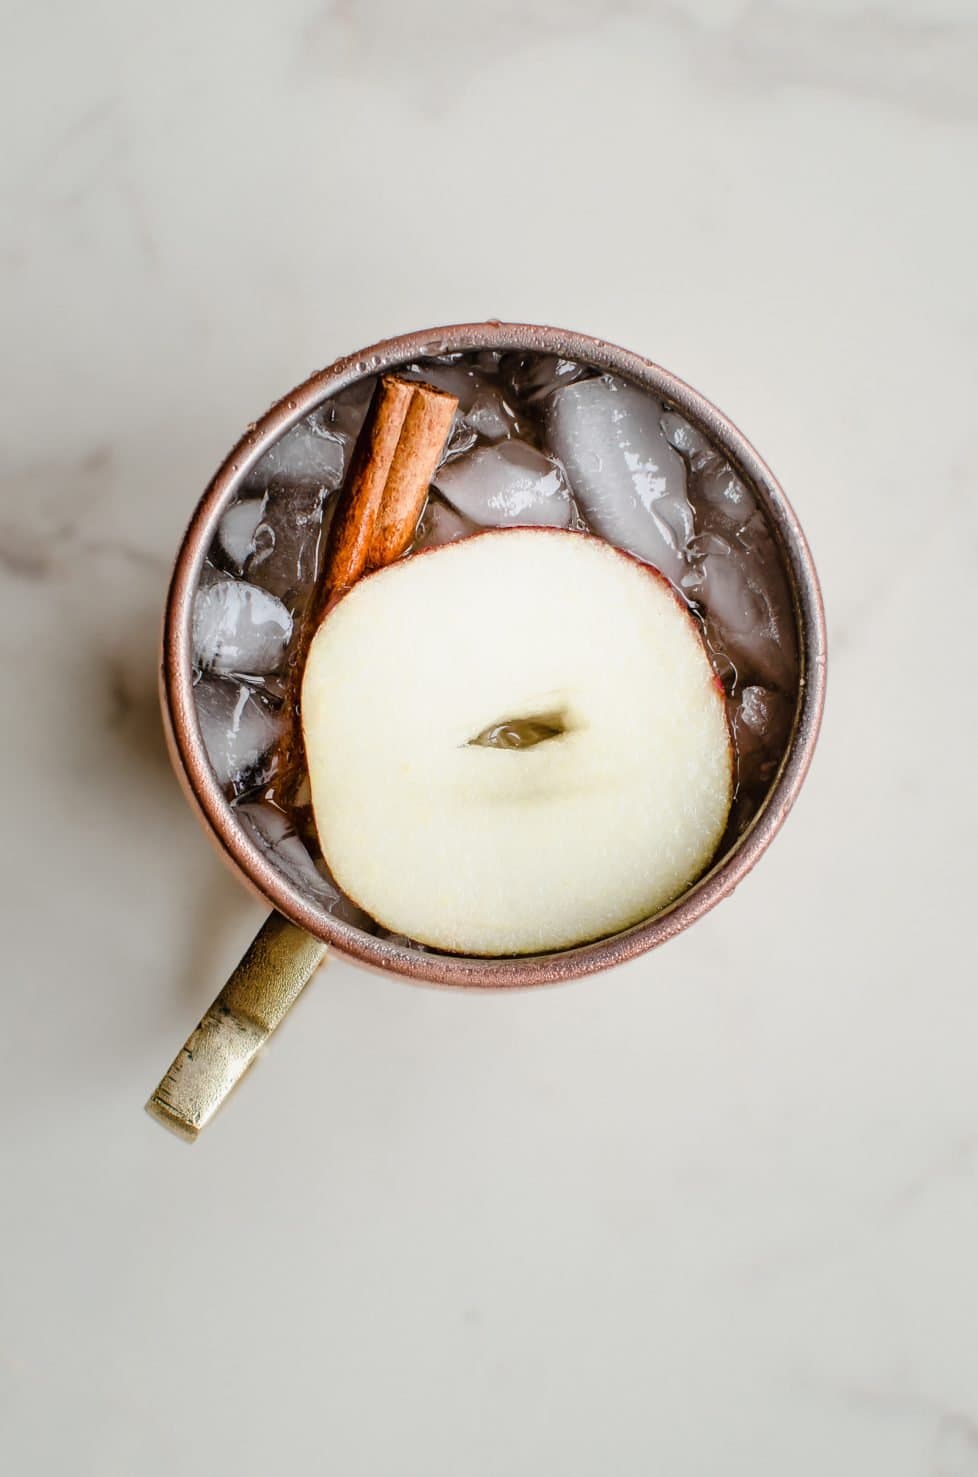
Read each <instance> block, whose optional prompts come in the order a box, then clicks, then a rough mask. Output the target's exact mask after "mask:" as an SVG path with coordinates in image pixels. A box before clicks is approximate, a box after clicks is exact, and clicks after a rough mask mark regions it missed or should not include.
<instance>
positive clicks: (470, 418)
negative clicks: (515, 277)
mask: <svg viewBox="0 0 978 1477" xmlns="http://www.w3.org/2000/svg"><path fill="white" fill-rule="evenodd" d="M462 420H463V424H464V425H465V426H467V427H468V429H469V430H471V431H475V432H476V434H477V435H479V436H481V437H482V439H483V441H502V440H503V438H504V437H506V436H510V435H512V434H513V432H514V430H515V417H514V415H513V412H512V411H511V410H510V408H509V406H508V405H507V404H506V401H505V400H504V399H503V396H502V392H501V391H500V390H498V389H497V388H496V387H495V386H494V385H486V386H484V387H483V388H482V389H481V390H480V391H479V393H478V394H477V395H476V397H475V399H474V400H473V401H472V404H471V405H470V406H469V408H468V410H467V411H466V412H465V414H464V416H463V417H462Z"/></svg>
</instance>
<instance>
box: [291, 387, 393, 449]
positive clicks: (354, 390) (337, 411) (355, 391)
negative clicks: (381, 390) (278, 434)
mask: <svg viewBox="0 0 978 1477" xmlns="http://www.w3.org/2000/svg"><path fill="white" fill-rule="evenodd" d="M376 385H377V376H376V375H370V376H369V377H368V378H367V379H362V380H354V382H353V384H352V385H347V387H346V389H345V390H340V391H339V392H338V393H337V394H336V395H331V396H330V398H329V399H328V400H324V401H323V402H322V404H321V405H318V406H317V407H316V409H315V410H314V411H313V412H312V414H311V415H310V416H309V417H308V421H309V424H310V425H311V426H313V427H314V428H318V429H319V430H320V434H322V435H324V436H325V435H334V436H341V437H343V438H344V439H345V440H346V441H348V442H353V441H355V440H356V438H357V436H358V435H359V434H360V427H361V426H362V425H363V423H364V420H365V419H366V415H367V409H368V407H369V405H370V401H371V399H372V397H373V393H374V390H375V388H376Z"/></svg>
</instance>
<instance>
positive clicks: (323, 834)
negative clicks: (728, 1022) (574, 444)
mask: <svg viewBox="0 0 978 1477" xmlns="http://www.w3.org/2000/svg"><path fill="white" fill-rule="evenodd" d="M302 721H303V731H304V737H305V746H306V754H307V758H308V763H309V777H310V781H311V786H312V803H313V809H314V812H315V817H316V825H317V827H318V830H319V837H320V841H321V843H322V848H323V853H324V855H325V858H326V861H327V862H328V864H329V867H330V870H331V872H332V873H333V875H334V877H335V878H336V880H337V881H338V882H339V884H340V886H341V887H342V888H343V890H344V891H345V892H346V893H347V894H348V895H349V896H350V897H351V898H352V899H354V901H355V902H356V903H357V904H358V905H359V906H360V907H361V908H363V909H365V911H366V912H368V913H370V914H371V915H372V916H373V917H374V918H375V919H376V920H377V921H378V922H379V923H381V924H383V925H384V927H386V928H388V929H391V930H392V931H393V932H395V933H400V934H405V935H407V936H408V937H409V938H413V939H416V940H418V941H419V942H420V943H424V944H428V945H431V946H432V947H434V948H437V949H445V950H449V951H451V952H455V953H466V954H484V955H499V954H528V953H538V952H541V951H545V950H552V949H562V948H568V947H570V946H571V945H574V944H580V943H583V942H584V941H586V940H588V939H594V938H599V937H601V936H602V935H605V934H609V933H614V932H617V931H618V930H619V929H622V928H625V927H627V926H628V925H629V924H632V923H636V922H638V921H639V920H640V919H642V918H646V917H648V916H649V915H650V914H652V913H655V912H656V911H658V910H659V909H660V908H662V907H664V906H665V905H666V904H667V903H669V902H671V901H672V900H673V899H674V898H676V897H677V896H678V895H679V894H680V893H682V892H683V891H684V890H685V889H686V888H687V887H688V886H689V885H690V883H691V882H693V881H694V880H695V879H696V877H698V876H699V874H700V873H701V872H702V871H703V869H704V868H705V867H706V865H707V863H708V862H709V861H710V859H711V857H712V856H713V853H714V852H715V850H716V847H717V845H718V843H719V841H720V838H721V836H722V835H723V831H724V827H725V825H726V821H727V815H728V812H729V810H730V804H731V798H732V789H733V764H732V750H731V741H730V733H729V729H728V726H727V719H726V712H725V706H724V700H723V693H722V691H721V688H720V686H719V684H718V682H717V680H716V678H715V676H714V674H713V671H712V668H711V667H710V663H709V659H708V657H707V654H706V650H705V648H704V646H703V642H702V641H701V639H700V635H699V631H698V628H697V626H696V624H695V622H694V620H693V618H692V617H691V615H690V614H689V612H688V610H687V609H686V607H685V606H684V605H683V604H682V602H681V601H680V600H679V599H678V597H677V596H676V594H675V593H674V591H673V590H672V588H671V587H670V585H669V584H668V583H667V581H666V580H665V579H663V578H662V576H661V575H659V574H658V573H657V572H656V571H655V570H652V569H649V568H648V567H647V566H645V565H642V564H640V563H638V562H637V561H636V560H634V559H632V558H631V557H629V556H628V555H625V554H622V553H620V552H619V551H618V550H616V549H612V548H611V547H610V546H609V545H607V544H605V543H603V542H601V541H600V540H598V539H595V538H591V537H589V536H586V535H583V534H579V533H567V532H563V531H558V530H554V529H507V530H504V531H494V532H488V533H484V534H478V535H476V536H474V537H472V538H469V539H465V540H464V541H462V542H460V543H456V544H447V545H444V546H442V547H440V548H436V549H432V550H430V551H429V552H426V553H423V554H418V555H415V556H414V557H413V558H411V559H407V560H404V561H401V562H400V563H397V564H393V565H390V566H389V567H388V568H386V569H383V570H380V571H379V572H378V573H376V574H372V575H370V576H368V577H367V578H366V579H364V580H362V581H361V582H360V583H359V584H357V585H356V586H354V588H353V589H352V590H351V591H350V593H349V594H347V595H346V596H344V598H343V599H341V600H340V601H338V602H337V603H336V604H335V605H333V606H332V608H331V609H330V610H329V611H328V613H327V614H326V616H325V618H324V620H323V622H322V624H321V625H320V627H319V630H318V631H317V632H316V635H315V636H314V638H313V641H312V645H311V647H310V651H309V656H308V660H307V664H306V669H305V674H304V678H303V685H302Z"/></svg>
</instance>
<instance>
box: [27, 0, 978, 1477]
mask: <svg viewBox="0 0 978 1477" xmlns="http://www.w3.org/2000/svg"><path fill="white" fill-rule="evenodd" d="M11 26H12V32H13V35H12V41H11V37H10V36H9V35H8V45H7V48H6V60H7V63H8V65H7V74H8V75H7V81H6V82H5V86H4V89H3V90H2V93H0V108H2V110H3V115H4V136H5V138H6V141H7V147H6V148H5V150H4V151H3V159H2V162H0V170H2V179H3V197H4V200H5V203H6V205H7V207H8V208H7V212H6V226H5V230H4V236H3V241H2V261H3V275H2V297H3V309H4V316H3V321H4V324H5V328H4V348H5V353H4V361H5V371H4V394H3V397H2V403H0V414H2V418H3V434H2V443H0V444H2V458H3V468H4V478H3V501H2V507H0V601H2V604H0V613H2V620H0V640H2V643H3V651H4V657H5V687H6V694H7V704H6V707H7V720H6V725H5V731H4V738H3V744H4V752H5V758H4V769H5V773H6V776H7V783H6V786H5V791H6V793H5V811H6V828H5V835H6V837H7V843H6V845H5V847H4V849H3V854H2V866H3V889H2V896H3V905H4V917H5V937H6V940H7V943H6V947H5V968H4V980H5V990H4V1012H3V1015H4V1021H3V1031H2V1044H0V1051H2V1054H3V1062H4V1068H3V1089H4V1096H5V1108H4V1112H3V1115H2V1118H0V1124H2V1126H0V1185H2V1191H0V1206H2V1209H0V1223H2V1226H3V1233H2V1244H3V1257H2V1260H0V1431H2V1433H3V1435H2V1438H0V1440H2V1445H3V1448H4V1450H5V1458H4V1467H5V1470H9V1471H10V1472H11V1473H16V1474H17V1477H37V1474H44V1477H47V1474H52V1477H54V1474H58V1477H60V1474H61V1473H63V1472H65V1471H71V1472H72V1473H73V1474H75V1477H115V1474H126V1477H130V1474H139V1477H157V1474H159V1477H163V1474H166V1477H172V1474H174V1473H180V1474H188V1477H191V1474H198V1473H199V1474H204V1473H210V1474H212V1473H218V1472H232V1471H233V1472H235V1473H238V1474H252V1473H254V1474H267V1473H272V1472H275V1473H288V1474H293V1473H326V1472H330V1473H342V1474H343V1477H361V1474H362V1477H381V1474H388V1473H397V1474H398V1477H415V1474H416V1477H458V1474H465V1477H499V1474H510V1477H524V1474H525V1477H542V1474H549V1473H558V1472H559V1473H561V1474H562V1477H594V1474H598V1473H601V1474H605V1473H615V1474H629V1477H631V1474H635V1477H639V1474H642V1477H645V1474H648V1473H659V1472H661V1473H668V1474H670V1477H706V1474H714V1473H721V1472H722V1473H724V1474H725V1477H734V1474H736V1477H740V1474H744V1477H786V1474H790V1477H826V1474H831V1477H868V1474H873V1477H875V1474H880V1477H883V1474H885V1477H976V1474H978V1276H976V1272H975V1256H976V1251H975V1248H976V1246H978V1071H976V1042H978V991H976V977H978V971H976V969H975V964H974V952H975V950H974V943H973V935H974V919H973V915H972V908H973V907H974V898H973V893H974V884H975V861H974V857H975V847H974V833H975V827H976V825H978V804H976V784H975V759H974V745H975V734H976V730H978V698H976V690H978V688H976V683H975V681H974V678H973V675H972V672H971V665H972V652H973V646H974V640H973V635H972V625H973V609H974V599H975V591H976V576H978V511H976V510H978V497H976V495H975V484H976V476H978V459H976V451H975V430H974V421H975V409H974V407H975V399H976V392H978V373H976V363H978V354H976V351H978V276H976V271H975V262H976V248H978V214H976V206H975V188H974V184H975V178H976V169H978V90H976V83H975V77H976V62H978V19H976V14H975V10H974V6H973V3H972V0H895V3H892V4H890V5H887V6H885V7H883V6H876V7H863V6H857V5H854V4H852V3H850V0H661V3H653V0H645V3H643V0H617V3H614V4H611V5H605V6H601V5H597V4H596V3H595V0H588V3H584V0H537V3H531V4H528V5H526V6H517V5H512V4H500V5H497V6H494V7H489V8H484V7H483V8H475V7H465V6H459V5H449V4H447V3H440V0H416V3H415V4H412V5H410V6H407V5H403V4H398V3H397V0H363V3H357V0H332V3H318V4H317V3H315V0H283V3H280V4H278V5H275V6H272V5H267V4H265V5H258V4H253V3H246V4H239V5H237V6H231V5H230V4H227V3H214V4H204V5H199V4H193V5H192V4H190V3H188V0H177V3H175V4H172V5H170V6H166V7H149V6H146V5H138V6H126V5H124V4H122V3H121V0H95V3H93V4H92V5H86V6H69V5H67V4H59V5H56V6H54V7H42V6H34V7H28V6H20V7H14V10H13V12H12V14H11V15H10V16H9V17H8V30H9V29H10V28H11ZM487 316H502V317H509V318H514V319H525V320H530V321H540V322H551V323H558V324H564V325H567V326H571V327H576V328H580V329H582V330H584V331H586V332H591V333H594V334H598V335H600V336H603V337H606V338H609V339H612V340H616V341H618V342H621V343H624V344H627V345H628V346H630V347H632V348H634V349H637V350H639V351H641V352H643V353H645V354H647V355H649V356H650V357H652V358H654V359H657V360H658V361H659V362H660V363H663V364H665V365H667V366H668V367H669V368H671V369H672V370H674V371H675V372H677V373H678V374H680V375H682V376H683V377H684V378H686V379H688V380H689V381H691V382H692V383H693V384H694V385H696V386H697V387H698V388H699V389H701V390H702V391H703V392H704V393H705V394H707V395H708V396H709V397H710V398H712V399H713V400H715V401H716V402H717V403H718V404H719V405H720V406H722V407H723V408H724V409H725V410H726V411H727V412H728V413H729V414H730V415H731V416H732V417H733V419H734V420H735V421H736V422H737V423H738V424H740V425H741V426H742V427H743V428H744V430H745V431H746V433H747V435H748V436H749V437H750V438H751V439H752V440H753V441H754V443H755V444H756V445H757V446H758V447H759V448H760V450H761V451H762V452H763V454H764V455H765V456H766V457H767V459H768V460H769V461H770V462H771V464H772V465H773V467H774V468H775V470H776V472H777V473H778V475H779V476H780V478H781V479H782V481H783V483H784V486H785V488H786V490H787V492H788V495H789V497H790V498H791V499H792V501H793V503H794V505H795V507H796V509H797V511H798V513H799V515H800V517H801V518H802V521H803V523H804V525H805V527H806V530H807V531H808V533H809V536H810V539H811V542H812V546H813V549H814V553H815V556H816V560H817V562H818V565H819V568H820V571H821V575H822V579H823V584H824V591H825V597H826V605H827V611H828V619H829V630H830V684H829V702H828V708H827V712H826V719H825V725H824V729H823V736H822V741H821V745H820V748H819V751H818V754H817V755H816V760H815V764H814V767H813V770H812V773H811V777H810V780H809V782H808V785H807V787H806V789H805V791H804V793H803V795H802V797H801V800H800V802H799V804H798V806H797V808H796V810H795V812H794V813H793V815H792V817H791V819H790V821H789V823H788V825H787V826H786V828H785V830H784V832H783V833H782V835H781V836H780V837H779V838H778V840H777V842H776V843H775V846H774V848H773V849H772V851H771V852H770V853H769V854H768V856H767V857H766V858H765V859H764V862H763V863H762V865H761V866H760V867H759V868H758V870H757V871H756V872H755V873H754V874H753V875H752V876H751V877H750V878H749V879H748V880H747V881H746V882H745V883H744V884H743V886H742V887H741V888H740V889H739V890H738V892H737V894H736V895H735V896H734V897H732V898H731V899H729V900H728V901H727V902H725V903H724V904H723V905H722V906H721V907H720V908H718V909H717V910H716V911H715V912H714V913H712V914H711V915H710V916H709V917H707V918H706V919H705V920H704V921H702V922H701V923H699V924H698V925H697V926H696V927H695V928H694V929H693V930H692V931H691V932H690V933H688V934H687V935H685V936H684V937H682V938H680V939H679V940H677V941H676V942H674V943H672V944H670V945H668V946H667V947H665V948H664V949H662V950H660V951H658V952H657V953H655V954H653V955H650V956H646V957H645V958H643V959H640V960H638V961H636V962H634V963H632V964H630V965H627V966H625V967H623V968H621V969H619V970H618V971H616V972H614V973H612V974H610V975H608V976H605V977H602V978H598V979H593V980H591V981H590V982H580V983H578V984H574V985H570V986H565V987H562V988H559V989H554V990H542V991H537V992H531V993H528V994H525V995H522V996H519V997H518V998H512V997H509V996H506V997H496V996H479V997H477V998H470V997H469V996H467V995H464V994H445V993H439V992H436V991H432V990H428V989H425V988H419V987H413V986H408V985H406V984H404V983H401V982H398V981H397V980H394V979H387V978H381V977H377V976H374V975H371V974H367V973H364V972H361V971H359V970H357V969H356V968H355V967H353V966H352V965H350V964H348V963H346V962H344V961H342V960H341V959H338V958H337V959H334V960H332V961H331V962H329V964H328V965H327V967H326V968H325V970H324V971H323V972H322V973H321V975H320V976H319V978H318V980H317V982H316V983H315V984H314V986H313V987H311V989H310V990H309V992H308V993H307V997H306V998H305V999H304V1000H303V1002H302V1003H301V1005H300V1006H299V1008H298V1010H297V1012H296V1015H295V1018H294V1020H292V1021H291V1022H290V1023H289V1025H288V1026H287V1027H286V1028H285V1029H284V1030H283V1033H282V1035H281V1037H280V1038H279V1039H277V1040H276V1042H275V1043H274V1045H273V1047H272V1049H271V1050H270V1051H269V1052H268V1054H267V1055H266V1057H265V1059H264V1061H263V1063H262V1064H261V1066H260V1067H259V1068H258V1069H257V1070H256V1072H255V1073H254V1074H253V1076H252V1078H251V1079H250V1080H249V1081H248V1083H247V1085H246V1086H245V1087H244V1088H242V1090H241V1092H240V1095H239V1096H238V1098H237V1099H236V1101H235V1102H234V1104H233V1107H232V1108H230V1109H229V1110H228V1111H227V1112H226V1113H225V1114H224V1115H223V1116H222V1117H221V1118H220V1119H219V1120H218V1121H217V1122H216V1123H215V1124H214V1125H213V1126H212V1128H211V1129H210V1130H209V1131H208V1133H207V1134H206V1135H205V1136H204V1138H202V1139H201V1141H200V1142H199V1143H198V1144H197V1145H196V1146H195V1147H194V1148H193V1149H188V1148H187V1147H185V1146H184V1145H183V1144H181V1143H179V1142H178V1141H176V1140H175V1139H172V1138H171V1137H169V1136H168V1135H166V1134H165V1133H163V1132H161V1131H160V1129H159V1128H158V1126H157V1125H156V1124H154V1123H153V1122H152V1121H151V1120H150V1119H149V1118H148V1117H147V1116H146V1115H144V1114H143V1112H142V1104H143V1101H144V1099H145V1098H146V1096H147V1094H148V1091H149V1090H150V1088H151V1087H152V1086H153V1085H154V1084H155V1082H156V1081H157V1079H158V1077H159V1075H160V1072H161V1071H162V1069H163V1068H164V1067H165V1065H166V1063H167V1062H168V1061H169V1059H170V1057H171V1056H172V1054H173V1051H174V1050H175V1049H176V1047H177V1046H178V1045H179V1043H180V1041H181V1040H182V1039H183V1038H184V1036H185V1035H186V1033H187V1031H188V1029H189V1027H190V1026H191V1025H192V1024H193V1022H194V1021H195V1020H196V1019H197V1017H198V1016H199V1015H200V1013H201V1011H202V1009H203V1008H204V1006H205V1005H206V1004H207V1003H208V1002H209V1000H210V998H211V997H212V995H213V994H214V992H215V990H216V988H217V986H218V984H219V983H220V981H221V978H222V976H223V974H224V973H225V972H226V971H227V969H228V968H229V967H230V965H231V964H232V963H233V962H234V961H235V960H236V958H237V957H238V956H239V954H240V952H241V951H242V949H243V948H244V946H245V944H246V942H247V940H248V939H249V938H250V936H251V935H252V933H253V932H254V930H255V928H256V926H257V924H258V923H259V920H260V918H261V916H262V910H261V908H260V906H259V905H258V904H257V903H255V902H254V901H253V900H251V899H250V898H249V896H248V895H246V893H245V892H244V891H243V890H242V888H241V887H240V885H238V884H237V882H236V881H235V880H234V878H233V877H232V876H231V875H230V873H229V872H226V871H225V870H224V869H223V868H222V866H221V865H220V863H219V862H218V861H217V860H216V859H215V857H214V855H213V853H212V851H211V849H210V847H209V846H208V845H207V844H206V841H205V840H204V838H203V836H202V834H201V832H200V831H199V829H198V826H197V823H196V822H195V820H194V819H193V817H192V815H191V814H190V812H189V810H188V809H187V807H186V806H185V804H184V802H183V800H182V798H181V795H180V793H179V791H178V788H177V785H176V783H175V781H174V779H173V778H172V775H171V774H170V772H169V769H168V766H167V762H166V759H165V756H164V751H163V744H162V739H161V735H160V726H159V721H158V713H157V706H156V698H155V692H154V677H155V673H154V664H155V652H154V643H155V639H156V632H157V626H158V621H159V615H160V608H161V601H162V598H163V593H164V589H165V584H166V579H167V572H168V565H169V561H170V559H171V557H172V553H173V551H174V549H175V547H176V544H177V541H178V539H179V537H180V534H181V532H182V529H183V527H184V524H185V522H186V519H187V517H188V514H189V512H190V510H191V507H192V505H193V503H194V501H195V499H196V497H197V496H198V494H199V492H200V490H201V489H202V487H203V486H204V484H205V482H206V481H207V479H208V477H209V475H210V473H211V471H212V470H213V468H214V467H215V466H216V464H217V462H218V461H219V460H220V458H221V457H222V455H223V453H224V451H225V450H226V448H227V447H228V446H229V444H230V443H231V442H232V441H233V440H234V439H235V438H236V437H237V435H238V434H239V433H240V432H241V430H242V429H243V427H244V425H245V423H246V422H247V421H249V420H250V419H252V418H253V416H254V415H255V414H256V413H258V412H260V411H261V410H262V409H264V408H265V406H266V405H267V404H268V403H269V402H270V401H271V400H272V399H274V398H276V397H277V396H278V395H279V394H281V393H282V392H283V391H284V390H285V389H287V388H288V386H289V385H291V384H294V383H295V382H296V381H298V380H300V379H302V378H304V377H305V376H306V375H307V374H308V373H309V372H310V371H311V370H312V369H313V368H315V367H317V366H320V365H323V364H325V363H327V362H328V361H329V360H331V359H332V358H334V357H335V356H336V355H337V354H339V353H343V352H346V351H348V350H352V349H355V348H357V347H359V346H360V345H363V344H367V343H369V342H371V341H373V340H375V339H377V338H381V337H383V336H385V335H387V334H388V333H394V332H399V331H405V330H408V329H411V328H416V327H422V326H426V325H428V324H436V323H445V322H453V321H459V320H465V319H471V318H482V317H487ZM938 557H940V559H942V560H943V561H944V563H943V564H935V560H937V559H938ZM938 575H940V578H938Z"/></svg>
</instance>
